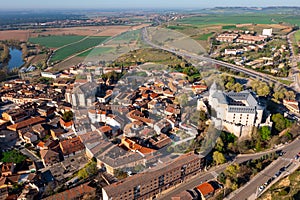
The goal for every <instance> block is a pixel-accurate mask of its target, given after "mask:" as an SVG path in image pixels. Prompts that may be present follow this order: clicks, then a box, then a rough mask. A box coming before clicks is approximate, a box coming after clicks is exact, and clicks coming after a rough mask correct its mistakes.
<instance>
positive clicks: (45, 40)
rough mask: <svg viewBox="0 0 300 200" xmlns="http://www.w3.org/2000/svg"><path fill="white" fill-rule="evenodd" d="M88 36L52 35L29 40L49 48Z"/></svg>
mask: <svg viewBox="0 0 300 200" xmlns="http://www.w3.org/2000/svg"><path fill="white" fill-rule="evenodd" d="M85 37H86V36H80V35H51V36H40V37H35V38H29V40H28V41H29V42H31V43H34V44H39V45H41V46H44V47H47V48H59V47H62V46H64V45H67V44H70V43H73V42H77V41H79V40H81V39H83V38H85Z"/></svg>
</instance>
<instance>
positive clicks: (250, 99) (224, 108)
mask: <svg viewBox="0 0 300 200" xmlns="http://www.w3.org/2000/svg"><path fill="white" fill-rule="evenodd" d="M208 101H209V105H210V106H211V108H212V110H214V111H215V113H214V114H213V117H214V118H216V119H218V120H221V121H222V125H223V128H225V129H227V130H228V131H229V132H232V133H233V134H235V135H236V136H237V137H240V136H243V135H245V134H247V132H249V130H251V127H252V126H256V127H257V126H259V124H260V123H261V121H262V116H263V112H264V108H263V107H262V106H261V105H260V104H259V102H258V101H257V99H256V98H255V96H254V95H253V94H252V93H251V92H250V91H242V92H239V93H236V92H228V93H225V92H223V91H221V90H218V89H217V85H216V83H214V84H213V85H212V86H211V88H210V91H209V99H208ZM245 130H247V131H245Z"/></svg>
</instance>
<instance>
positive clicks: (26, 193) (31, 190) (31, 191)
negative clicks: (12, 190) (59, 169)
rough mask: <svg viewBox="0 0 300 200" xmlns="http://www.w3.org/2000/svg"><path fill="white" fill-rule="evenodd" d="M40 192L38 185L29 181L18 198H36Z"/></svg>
mask: <svg viewBox="0 0 300 200" xmlns="http://www.w3.org/2000/svg"><path fill="white" fill-rule="evenodd" d="M38 194H39V188H38V187H37V186H36V185H34V184H32V183H29V184H28V185H25V187H24V189H23V190H22V193H21V194H20V196H19V197H18V199H17V200H27V199H36V197H37V195H38Z"/></svg>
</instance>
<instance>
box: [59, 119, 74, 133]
mask: <svg viewBox="0 0 300 200" xmlns="http://www.w3.org/2000/svg"><path fill="white" fill-rule="evenodd" d="M59 122H60V125H61V127H63V128H64V129H66V130H70V129H73V128H74V123H73V120H71V121H64V120H63V119H62V118H60V120H59Z"/></svg>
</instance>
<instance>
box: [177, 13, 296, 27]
mask: <svg viewBox="0 0 300 200" xmlns="http://www.w3.org/2000/svg"><path fill="white" fill-rule="evenodd" d="M177 22H180V23H184V24H192V25H205V24H206V25H209V24H210V25H213V24H247V23H254V24H277V23H280V22H285V23H290V24H298V25H300V17H298V16H290V15H275V14H270V15H268V14H256V15H254V14H245V15H207V16H194V17H187V18H183V19H179V20H177Z"/></svg>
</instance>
